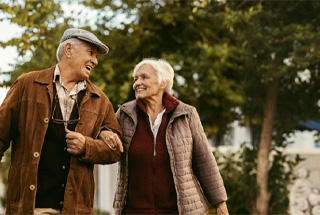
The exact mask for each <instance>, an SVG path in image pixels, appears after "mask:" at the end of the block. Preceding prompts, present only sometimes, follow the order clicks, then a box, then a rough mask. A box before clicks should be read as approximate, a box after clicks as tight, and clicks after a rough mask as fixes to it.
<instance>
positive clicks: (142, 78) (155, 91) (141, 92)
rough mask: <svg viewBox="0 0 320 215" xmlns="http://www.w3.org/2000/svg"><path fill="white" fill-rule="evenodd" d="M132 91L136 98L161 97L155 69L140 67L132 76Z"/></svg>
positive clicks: (145, 66) (161, 91)
mask: <svg viewBox="0 0 320 215" xmlns="http://www.w3.org/2000/svg"><path fill="white" fill-rule="evenodd" d="M133 90H134V91H135V95H136V98H139V99H142V100H143V99H148V98H152V97H158V96H162V94H163V92H164V89H162V88H161V86H160V84H159V82H158V77H157V75H156V71H155V69H154V68H153V67H152V66H150V65H149V64H144V65H142V66H141V67H140V68H139V70H138V71H137V72H136V74H135V76H134V83H133Z"/></svg>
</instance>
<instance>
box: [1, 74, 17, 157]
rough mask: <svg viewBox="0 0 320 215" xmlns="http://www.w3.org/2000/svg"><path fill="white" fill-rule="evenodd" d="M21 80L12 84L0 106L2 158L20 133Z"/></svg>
mask: <svg viewBox="0 0 320 215" xmlns="http://www.w3.org/2000/svg"><path fill="white" fill-rule="evenodd" d="M19 85H20V81H19V79H18V80H17V81H15V83H14V84H13V85H12V86H11V88H10V90H9V91H8V93H7V95H6V97H5V99H4V101H3V103H2V105H1V107H0V160H1V159H2V157H3V154H4V152H5V151H6V150H7V149H8V148H9V147H10V142H11V140H12V139H13V138H14V137H15V136H16V135H18V118H19V107H20V103H21V102H20V98H21V92H20V91H21V90H20V87H19Z"/></svg>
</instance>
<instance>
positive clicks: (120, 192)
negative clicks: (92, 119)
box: [114, 100, 227, 215]
mask: <svg viewBox="0 0 320 215" xmlns="http://www.w3.org/2000/svg"><path fill="white" fill-rule="evenodd" d="M116 115H117V119H118V121H119V124H120V127H121V129H122V132H123V136H124V139H123V146H124V153H123V154H122V155H121V160H120V165H119V170H118V182H117V189H116V194H115V199H114V209H115V214H116V215H120V214H121V212H122V209H123V207H124V204H125V202H126V201H125V199H126V195H127V189H128V165H130V163H128V151H129V147H130V144H131V141H132V137H133V135H134V133H135V130H136V126H137V105H136V101H135V100H134V101H131V102H128V103H126V104H124V105H122V106H120V107H119V109H118V111H117V113H116ZM166 145H167V149H168V153H169V157H170V164H171V171H172V174H173V179H174V184H175V189H176V192H177V204H178V209H179V214H180V215H202V214H204V213H205V212H206V211H207V209H208V205H209V204H211V205H214V204H217V203H220V202H223V201H226V200H227V194H226V190H225V187H224V184H223V181H222V178H221V175H220V173H219V168H218V166H217V163H216V160H215V158H214V156H213V154H212V151H211V149H210V146H209V144H208V140H207V137H206V135H205V133H204V130H203V127H202V125H201V121H200V118H199V115H198V113H197V110H196V109H195V108H194V107H192V106H190V105H187V104H185V103H183V102H181V101H180V104H179V105H178V106H177V108H176V109H175V110H174V111H173V113H172V116H171V118H170V120H169V123H168V126H167V128H166Z"/></svg>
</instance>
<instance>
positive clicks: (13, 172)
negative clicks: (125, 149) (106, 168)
mask: <svg viewBox="0 0 320 215" xmlns="http://www.w3.org/2000/svg"><path fill="white" fill-rule="evenodd" d="M54 68H55V66H53V67H51V68H50V69H46V70H43V71H36V72H30V73H27V74H24V75H22V76H20V77H19V78H18V79H17V81H16V82H15V83H14V84H13V86H12V87H11V88H10V90H9V92H8V93H7V96H6V98H5V100H4V101H3V104H2V106H1V107H0V158H2V157H3V153H4V152H5V151H6V150H7V149H8V148H9V146H10V142H11V141H12V151H11V167H10V173H9V179H8V189H7V201H6V203H7V205H6V214H33V212H34V207H35V197H36V192H37V171H38V164H39V160H40V157H41V149H42V145H43V142H44V137H45V134H46V131H47V127H48V123H49V119H50V117H51V113H52V108H51V107H52V101H53V81H52V80H53V72H54ZM86 83H87V89H86V92H85V95H84V97H83V99H82V101H81V104H80V107H79V111H80V120H79V122H78V124H77V126H76V128H75V131H76V132H79V133H81V134H82V135H84V136H85V144H86V146H85V147H86V149H85V155H83V156H81V157H76V156H71V161H70V170H69V174H68V179H67V184H66V188H65V194H64V206H63V209H62V213H63V214H92V209H93V198H94V179H93V168H94V164H109V163H115V162H117V161H118V160H119V159H120V150H119V149H117V150H112V149H110V148H109V147H108V146H107V145H106V144H105V143H104V142H103V141H100V140H96V139H94V138H95V137H96V135H97V134H98V132H99V129H100V128H101V127H102V126H103V127H107V128H110V129H112V130H114V131H115V132H117V133H118V134H119V135H120V136H121V135H122V133H121V130H120V127H119V124H118V122H117V119H116V117H115V114H114V110H113V107H112V105H111V103H110V101H109V99H108V98H107V97H106V96H105V94H104V93H103V92H102V91H101V90H100V89H99V88H98V87H96V86H95V85H93V84H92V83H91V82H90V81H89V80H87V81H86ZM52 156H55V155H54V154H52Z"/></svg>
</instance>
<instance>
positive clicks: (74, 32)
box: [60, 28, 109, 55]
mask: <svg viewBox="0 0 320 215" xmlns="http://www.w3.org/2000/svg"><path fill="white" fill-rule="evenodd" d="M71 38H76V39H79V40H83V41H86V42H89V43H91V44H93V45H95V46H97V48H98V53H99V54H103V55H106V54H108V52H109V48H108V47H107V46H106V45H105V44H103V43H102V42H101V41H100V40H99V39H98V38H97V37H96V36H95V35H94V34H93V33H91V32H89V31H86V30H83V29H79V28H69V29H67V30H65V32H64V33H63V35H62V37H61V40H60V43H62V42H64V41H66V40H68V39H71Z"/></svg>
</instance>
